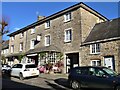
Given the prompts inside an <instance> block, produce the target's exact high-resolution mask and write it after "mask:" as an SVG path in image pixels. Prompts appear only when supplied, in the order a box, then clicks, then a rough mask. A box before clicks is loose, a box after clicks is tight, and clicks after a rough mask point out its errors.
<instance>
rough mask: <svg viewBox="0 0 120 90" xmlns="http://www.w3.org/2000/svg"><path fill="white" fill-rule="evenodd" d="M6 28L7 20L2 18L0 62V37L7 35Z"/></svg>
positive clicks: (0, 22)
mask: <svg viewBox="0 0 120 90" xmlns="http://www.w3.org/2000/svg"><path fill="white" fill-rule="evenodd" d="M7 26H8V21H7V18H2V20H0V60H1V50H2V36H3V35H4V34H6V33H8V30H7V29H6V27H7Z"/></svg>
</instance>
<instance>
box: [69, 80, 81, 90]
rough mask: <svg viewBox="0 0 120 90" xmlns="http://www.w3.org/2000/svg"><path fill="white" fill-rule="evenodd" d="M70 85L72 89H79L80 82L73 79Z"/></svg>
mask: <svg viewBox="0 0 120 90" xmlns="http://www.w3.org/2000/svg"><path fill="white" fill-rule="evenodd" d="M71 87H72V88H73V89H74V90H78V89H79V90H80V83H79V82H77V81H75V80H73V81H71Z"/></svg>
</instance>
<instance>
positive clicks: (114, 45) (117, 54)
mask: <svg viewBox="0 0 120 90" xmlns="http://www.w3.org/2000/svg"><path fill="white" fill-rule="evenodd" d="M119 23H120V18H117V19H113V20H110V21H106V22H103V23H100V24H96V25H95V26H94V28H93V29H92V31H91V32H90V34H89V36H88V37H87V39H86V40H85V41H84V42H83V44H82V47H81V52H82V60H81V61H82V62H81V65H94V66H106V67H109V68H111V69H113V70H115V71H117V72H119V73H120V26H119Z"/></svg>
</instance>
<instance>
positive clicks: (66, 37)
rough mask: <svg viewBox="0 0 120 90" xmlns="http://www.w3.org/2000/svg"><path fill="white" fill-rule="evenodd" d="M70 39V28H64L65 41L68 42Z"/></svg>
mask: <svg viewBox="0 0 120 90" xmlns="http://www.w3.org/2000/svg"><path fill="white" fill-rule="evenodd" d="M71 40H72V30H71V29H66V30H65V40H64V41H65V42H70V41H71Z"/></svg>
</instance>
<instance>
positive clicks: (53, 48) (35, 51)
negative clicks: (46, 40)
mask: <svg viewBox="0 0 120 90" xmlns="http://www.w3.org/2000/svg"><path fill="white" fill-rule="evenodd" d="M43 51H55V52H61V50H60V49H59V48H58V47H57V46H54V45H50V46H48V47H45V46H44V47H40V48H35V49H31V50H29V51H27V52H26V54H27V55H28V54H34V53H39V52H43Z"/></svg>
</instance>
